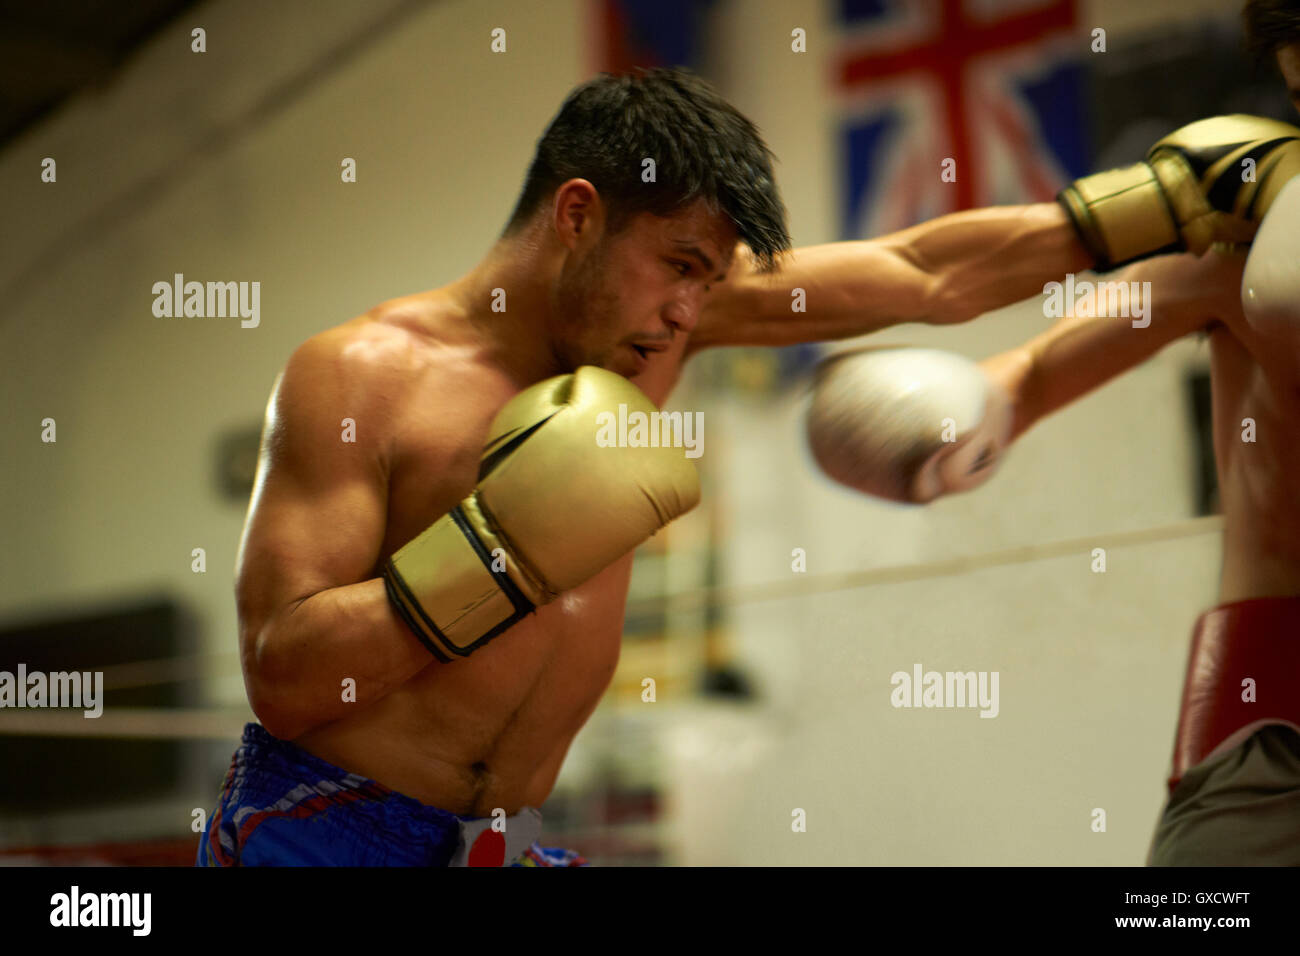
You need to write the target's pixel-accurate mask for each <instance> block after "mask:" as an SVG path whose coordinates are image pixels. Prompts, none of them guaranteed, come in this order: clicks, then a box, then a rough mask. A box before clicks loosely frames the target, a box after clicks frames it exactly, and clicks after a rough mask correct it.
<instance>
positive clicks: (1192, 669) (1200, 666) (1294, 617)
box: [1169, 596, 1300, 791]
mask: <svg viewBox="0 0 1300 956" xmlns="http://www.w3.org/2000/svg"><path fill="white" fill-rule="evenodd" d="M1270 724H1288V725H1290V726H1292V727H1294V728H1295V729H1296V730H1297V731H1298V732H1300V596H1292V597H1276V598H1273V597H1268V598H1253V599H1251V600H1247V601H1234V602H1232V603H1231V604H1221V605H1219V606H1218V607H1215V608H1211V609H1210V610H1208V611H1206V612H1205V613H1204V614H1202V615H1201V616H1200V617H1199V618H1198V619H1197V621H1196V628H1195V630H1194V631H1193V633H1192V646H1191V651H1190V653H1189V654H1188V658H1187V675H1186V678H1185V680H1184V682H1183V702H1182V708H1181V710H1180V712H1179V715H1178V733H1177V735H1176V737H1175V739H1174V766H1173V773H1172V774H1171V776H1170V778H1169V789H1170V790H1171V791H1172V790H1173V788H1174V787H1175V786H1176V785H1177V784H1178V781H1179V780H1181V779H1182V777H1183V774H1184V773H1186V772H1187V770H1188V769H1189V768H1191V767H1194V766H1196V764H1198V763H1200V762H1201V761H1203V760H1205V759H1206V758H1207V757H1209V756H1212V755H1213V754H1214V753H1215V752H1217V751H1220V750H1224V749H1227V748H1230V747H1234V746H1236V745H1237V744H1238V743H1240V742H1241V741H1243V740H1245V739H1246V738H1247V737H1249V736H1250V735H1251V734H1253V733H1254V732H1255V731H1257V730H1259V729H1260V728H1261V727H1266V726H1269V725H1270Z"/></svg>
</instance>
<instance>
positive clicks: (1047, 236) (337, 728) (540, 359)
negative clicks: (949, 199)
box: [236, 180, 1088, 816]
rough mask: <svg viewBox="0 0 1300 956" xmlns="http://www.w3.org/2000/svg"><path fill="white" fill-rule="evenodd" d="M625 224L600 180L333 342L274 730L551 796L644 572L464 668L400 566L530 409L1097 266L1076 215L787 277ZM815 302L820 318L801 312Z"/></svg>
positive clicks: (282, 453)
mask: <svg viewBox="0 0 1300 956" xmlns="http://www.w3.org/2000/svg"><path fill="white" fill-rule="evenodd" d="M603 221H604V220H603V210H602V207H601V205H600V200H599V197H598V195H597V194H596V192H595V190H594V189H592V188H591V186H590V184H589V183H586V182H585V181H583V180H571V181H569V183H566V184H565V185H564V186H562V187H561V188H560V190H559V191H558V192H557V195H556V199H555V202H554V206H553V209H552V210H551V211H549V212H547V211H543V212H542V213H540V214H539V215H538V217H537V219H536V221H535V223H534V225H533V226H531V227H530V229H529V230H528V231H527V232H526V233H525V234H524V235H522V236H520V237H517V238H514V239H511V240H509V241H507V240H502V242H500V243H498V245H497V246H496V247H494V249H493V250H492V251H491V252H489V254H488V256H487V258H486V259H485V260H484V261H483V262H482V263H480V265H479V266H477V267H476V268H475V269H474V270H473V271H472V272H471V273H470V274H469V275H467V276H466V277H465V278H463V279H461V280H459V281H457V282H455V283H453V284H451V285H450V286H446V287H444V288H441V289H437V290H433V291H430V292H424V293H420V294H417V295H412V296H408V297H405V298H401V299H396V300H392V301H390V302H386V303H384V304H382V305H380V306H378V307H376V308H374V309H372V310H371V311H370V312H369V313H367V314H365V315H363V316H359V317H357V318H355V319H353V320H351V321H350V322H347V323H345V324H343V325H341V326H338V327H336V328H333V329H330V330H328V331H325V332H323V333H321V334H319V335H316V336H314V337H313V338H312V339H309V340H308V341H307V342H306V343H304V344H303V345H302V346H300V347H299V349H298V350H297V351H296V352H295V353H294V355H293V356H292V358H291V359H290V361H289V363H288V365H287V366H286V368H285V371H284V373H283V374H282V376H281V378H280V379H279V380H278V382H277V384H276V388H275V390H274V394H273V395H272V399H271V402H270V404H269V406H268V412H267V424H266V430H265V433H264V441H263V449H262V457H261V461H260V464H259V469H258V478H257V483H256V487H255V489H254V494H253V500H252V503H251V508H250V512H249V517H248V521H247V524H246V526H245V530H244V538H243V541H242V544H241V549H240V558H239V569H238V570H239V574H238V581H237V587H236V594H237V602H238V610H239V619H240V647H241V654H242V658H243V665H244V678H245V686H246V688H247V690H248V694H249V700H250V703H251V704H252V707H253V710H254V712H255V713H256V714H257V716H258V718H259V719H260V720H261V721H262V723H263V725H264V726H265V727H266V729H267V730H268V731H270V732H271V733H272V734H274V735H276V736H278V737H281V738H282V739H286V740H292V741H294V742H295V743H296V744H297V745H299V746H300V747H302V748H304V749H305V750H307V751H308V752H310V753H313V754H315V755H317V756H319V757H321V758H323V759H325V760H328V761H330V762H331V763H334V764H336V765H338V766H341V767H344V768H346V769H348V770H350V771H352V772H354V773H358V774H362V775H365V776H367V777H371V778H373V779H375V780H378V781H379V782H380V783H383V784H385V785H387V786H389V787H392V788H394V789H396V790H398V791H400V792H402V793H405V794H407V795H409V796H411V797H414V798H415V799H417V800H420V801H422V802H424V803H426V804H430V805H432V806H436V807H439V808H441V809H444V810H448V811H451V812H453V813H457V814H462V815H473V816H487V815H490V814H491V813H492V811H493V810H494V809H495V808H498V807H499V808H501V809H503V810H505V811H506V812H507V813H514V812H516V811H517V810H519V809H520V808H521V807H523V806H540V805H541V804H542V803H543V801H544V800H545V799H546V797H547V795H548V794H549V793H550V791H551V788H552V786H553V785H554V782H555V779H556V776H557V775H558V773H559V770H560V766H561V764H562V762H563V760H564V756H565V754H566V752H567V751H568V748H569V745H570V743H571V741H572V740H573V737H574V736H575V735H576V733H577V732H578V730H579V729H580V728H581V727H582V725H583V723H584V722H585V721H586V720H587V718H588V717H589V716H590V714H591V712H592V711H593V710H594V709H595V707H596V705H597V703H598V701H599V699H600V696H601V694H602V693H603V692H604V691H605V689H606V687H607V686H608V684H609V682H610V680H611V678H612V676H613V673H614V669H615V666H616V664H617V662H618V655H619V650H620V643H621V635H622V626H623V610H624V603H625V601H626V598H627V589H628V581H629V577H630V574H631V566H632V554H628V555H626V556H624V557H623V558H621V559H620V560H618V561H616V562H615V563H614V564H612V565H610V566H609V567H608V568H606V569H605V570H604V571H603V572H601V573H600V574H598V575H597V576H596V577H594V578H592V579H591V580H590V581H588V582H587V583H585V584H583V585H582V586H580V587H578V588H575V589H573V590H572V591H570V592H568V593H566V594H564V595H562V596H561V597H560V599H559V600H557V601H555V602H554V603H552V604H549V605H546V606H543V607H541V608H539V609H538V610H537V611H536V612H535V613H534V614H532V615H530V616H529V617H527V618H526V619H525V620H523V621H521V622H520V623H518V624H516V625H514V626H513V627H512V628H510V629H509V630H508V631H506V632H505V633H504V634H502V635H501V636H499V637H497V638H495V639H494V640H493V641H491V642H490V643H489V644H487V645H486V646H485V647H483V648H482V649H480V650H478V651H477V652H475V653H474V654H473V655H472V656H470V657H469V658H466V659H464V660H459V661H456V662H454V663H451V664H440V663H438V662H436V661H434V660H432V659H431V658H430V656H429V654H428V652H427V651H426V650H425V649H424V648H423V646H422V645H421V644H420V643H419V642H418V641H417V640H416V639H415V637H414V636H412V635H411V634H410V633H409V632H408V631H407V629H406V627H405V625H404V624H403V623H402V622H401V620H400V619H399V618H398V617H397V615H396V613H395V612H394V611H393V610H392V608H391V607H390V605H389V603H388V601H387V599H386V596H385V593H384V586H383V582H382V580H380V579H379V577H378V575H379V568H380V567H381V565H382V563H383V561H384V560H385V559H386V558H387V557H388V556H389V555H390V554H392V553H393V552H394V551H395V550H396V549H397V548H399V547H401V546H402V545H403V544H405V543H406V542H407V541H409V540H410V539H411V538H413V537H415V536H416V535H417V534H418V533H419V532H420V531H422V530H423V529H424V528H425V527H427V526H428V525H429V524H430V523H432V522H433V521H434V520H435V519H436V518H438V517H440V516H441V515H443V514H446V513H447V512H448V511H450V510H451V508H452V507H453V506H454V505H455V504H457V503H458V502H459V501H460V500H461V499H462V498H464V497H465V496H466V495H467V494H468V493H469V492H470V491H471V490H472V489H473V487H474V483H475V480H476V476H477V469H478V461H479V453H480V450H481V448H482V446H483V443H484V440H485V437H486V434H487V429H488V426H489V423H490V422H491V420H492V418H493V417H494V415H495V414H496V413H497V411H498V410H499V409H500V408H501V406H502V405H503V404H504V403H505V402H506V401H508V400H509V399H510V398H511V397H512V396H513V395H515V394H516V393H517V392H519V391H521V390H522V389H524V388H526V387H527V386H528V385H530V384H532V383H533V382H536V381H539V380H540V379H542V378H545V377H547V376H550V375H555V374H560V373H563V372H566V371H571V370H572V369H573V368H574V367H576V365H579V364H599V365H602V366H603V367H605V368H608V369H611V370H612V371H616V372H619V373H621V374H624V375H626V376H628V377H629V378H630V379H631V380H632V381H634V382H635V383H636V384H637V385H639V386H640V387H641V389H642V390H643V391H645V392H646V394H647V395H648V396H649V397H650V398H651V399H652V400H653V401H654V402H656V403H657V404H660V405H662V404H663V402H664V401H665V399H666V398H667V396H668V394H669V392H670V390H671V389H672V387H673V385H674V384H675V383H676V381H677V379H678V376H679V375H680V372H681V368H682V365H683V363H684V362H685V361H686V359H687V357H688V356H689V355H690V354H692V353H693V352H695V351H698V350H699V349H700V348H703V347H706V346H717V345H736V344H756V345H775V344H784V343H789V342H799V341H812V340H817V339H828V338H841V337H846V336H851V335H858V334H862V333H864V332H869V331H872V330H874V329H878V328H884V327H886V326H888V325H891V324H893V323H895V322H898V321H929V322H934V323H951V322H959V321H966V320H968V319H970V318H973V317H975V316H976V315H978V314H980V313H981V312H983V311H986V310H988V309H989V308H992V307H994V306H997V305H1002V304H1006V303H1008V302H1011V301H1015V300H1017V299H1021V298H1024V297H1026V296H1028V295H1030V294H1031V293H1033V292H1034V291H1036V289H1039V288H1041V287H1042V284H1043V283H1044V282H1045V281H1047V280H1048V279H1049V278H1052V277H1055V276H1059V275H1060V274H1062V273H1063V272H1065V271H1069V270H1077V269H1082V268H1085V267H1086V265H1087V262H1088V257H1087V254H1086V253H1085V252H1084V251H1083V249H1082V247H1081V246H1080V245H1079V243H1078V242H1077V240H1076V239H1075V237H1074V233H1073V230H1072V229H1071V227H1070V226H1069V224H1068V221H1067V220H1066V218H1065V216H1064V213H1063V212H1062V211H1061V210H1060V209H1059V208H1058V207H1057V206H1056V205H1055V204H1044V205H1039V206H1026V207H1008V208H1004V209H998V210H980V211H977V212H973V213H965V214H958V215H954V216H948V217H943V218H941V219H938V220H934V221H933V222H931V223H927V224H925V225H924V226H920V227H916V228H914V229H911V230H907V231H905V232H903V233H899V234H897V235H895V236H892V237H885V238H884V239H882V240H877V241H870V242H855V243H836V244H832V245H827V246H819V247H812V248H808V249H801V250H796V251H795V252H794V253H792V254H790V255H789V256H788V257H787V258H786V260H785V262H784V264H783V267H782V269H781V271H780V273H779V274H778V275H775V276H773V275H760V274H759V273H758V272H757V271H756V270H755V268H754V263H753V261H752V259H751V257H750V256H749V254H748V251H747V249H746V248H745V247H744V246H743V244H738V243H737V241H736V232H735V229H734V226H732V225H731V223H730V222H729V221H727V220H725V219H722V218H720V217H719V216H717V214H711V213H709V212H708V210H707V209H706V208H705V207H704V205H703V204H697V205H696V206H694V207H691V209H690V210H688V211H687V212H686V213H685V214H683V215H681V216H678V217H673V218H670V219H663V218H657V217H652V216H642V217H637V218H636V219H635V220H634V221H633V224H632V225H631V226H630V227H629V229H628V230H627V231H626V233H620V234H619V235H620V237H621V238H619V239H618V240H617V241H614V242H612V243H611V244H610V245H609V246H600V245H599V244H598V242H597V240H598V238H599V236H600V235H601V230H602V228H603ZM999 263H1001V264H999ZM1006 263H1013V265H1006ZM994 266H996V267H997V269H996V270H995V269H994ZM997 270H1000V272H999V271H997ZM994 276H996V277H997V279H996V281H995V279H994ZM557 277H558V280H559V281H558V284H557ZM724 277H725V281H723V280H724ZM796 287H798V288H803V289H805V291H806V294H807V299H808V302H809V307H808V311H807V312H806V313H793V312H792V310H791V290H792V289H793V288H796ZM498 289H501V290H504V291H505V293H506V295H507V300H506V306H507V307H506V309H505V311H504V312H500V311H493V309H492V304H493V301H494V294H495V290H498ZM633 344H637V345H641V346H643V347H645V348H648V349H656V350H658V351H651V352H649V353H648V355H645V356H643V355H641V354H638V353H637V351H636V350H635V349H634V348H633V347H632V345H633ZM348 420H351V421H352V422H353V423H355V435H356V438H355V441H353V442H344V441H342V440H341V434H342V433H343V431H344V429H345V427H346V425H345V422H346V421H348ZM557 546H563V542H557ZM348 680H351V681H353V682H355V688H356V700H355V702H351V701H348V700H345V699H344V685H345V681H348Z"/></svg>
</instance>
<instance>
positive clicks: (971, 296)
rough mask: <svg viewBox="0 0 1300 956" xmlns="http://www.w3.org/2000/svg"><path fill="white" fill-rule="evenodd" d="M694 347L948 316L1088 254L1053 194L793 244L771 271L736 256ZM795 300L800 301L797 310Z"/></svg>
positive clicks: (840, 334) (957, 316) (989, 305)
mask: <svg viewBox="0 0 1300 956" xmlns="http://www.w3.org/2000/svg"><path fill="white" fill-rule="evenodd" d="M738 264H739V265H740V269H739V272H738V275H737V276H736V277H735V279H734V280H732V281H728V282H726V283H723V284H722V285H720V286H719V287H718V288H717V289H716V290H715V291H714V292H713V293H712V295H711V297H710V299H709V301H708V302H707V304H706V306H705V309H704V312H703V315H702V316H701V319H700V323H699V326H698V327H697V329H696V330H695V332H694V333H693V335H692V347H693V348H696V349H698V348H701V347H705V346H714V345H792V344H795V343H798V342H812V341H821V340H827V339H842V338H849V337H852V336H856V335H863V334H865V333H868V332H874V331H876V330H878V329H883V328H887V327H888V326H891V325H896V324H898V323H901V322H930V323H934V324H939V325H947V324H952V323H956V322H964V321H967V320H968V319H972V318H974V317H975V316H977V315H980V314H982V313H984V312H987V311H989V310H991V309H995V308H998V307H1001V306H1005V305H1009V304H1011V303H1012V302H1017V301H1019V300H1021V299H1024V298H1026V297H1027V296H1030V295H1033V294H1035V293H1038V292H1041V291H1042V288H1043V285H1044V284H1045V283H1046V282H1048V281H1051V280H1053V279H1059V278H1060V277H1061V276H1062V275H1064V274H1065V273H1066V272H1073V271H1078V270H1083V269H1087V268H1088V267H1089V266H1090V265H1091V259H1090V257H1089V255H1088V253H1087V252H1086V251H1085V250H1084V248H1083V246H1082V244H1081V243H1080V242H1079V240H1078V237H1077V236H1076V234H1075V231H1074V228H1073V226H1071V225H1070V223H1069V219H1068V218H1067V216H1066V215H1065V212H1064V211H1063V210H1062V209H1061V208H1060V207H1059V206H1058V205H1057V204H1056V203H1041V204H1038V205H1032V206H1007V207H997V208H991V209H977V210H972V211H970V212H962V213H954V214H953V215H950V216H942V217H940V218H938V219H933V220H931V221H929V222H925V223H922V224H920V225H918V226H913V227H911V228H910V229H905V230H903V231H901V232H897V233H894V234H892V235H889V236H884V237H882V238H880V239H872V240H864V241H859V242H835V243H829V244H827V245H821V246H808V247H804V248H801V249H796V250H794V251H793V252H792V253H790V255H789V256H788V257H786V258H785V259H784V260H783V261H782V266H781V269H780V270H779V271H778V272H775V273H772V274H769V275H762V274H759V273H757V272H755V271H754V270H753V269H752V268H751V267H750V266H749V264H748V262H747V260H746V259H744V258H742V259H741V260H739V263H738ZM800 309H802V310H803V311H800Z"/></svg>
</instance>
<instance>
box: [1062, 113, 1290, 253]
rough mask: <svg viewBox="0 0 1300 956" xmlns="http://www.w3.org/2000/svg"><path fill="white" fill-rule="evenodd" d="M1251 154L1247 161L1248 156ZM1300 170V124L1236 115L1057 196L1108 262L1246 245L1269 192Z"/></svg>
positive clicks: (1177, 134)
mask: <svg viewBox="0 0 1300 956" xmlns="http://www.w3.org/2000/svg"><path fill="white" fill-rule="evenodd" d="M1246 160H1250V162H1245V161H1246ZM1297 173H1300V129H1297V128H1296V127H1294V126H1292V125H1291V124H1290V123H1282V122H1279V121H1278V120H1271V119H1266V118H1264V117H1262V116H1249V115H1247V114H1244V113H1237V114H1234V115H1232V116H1216V117H1214V118H1213V119H1206V120H1200V121H1199V122H1196V123H1192V124H1190V125H1188V126H1184V127H1183V128H1182V129H1179V130H1175V131H1174V132H1173V133H1170V134H1169V135H1168V136H1166V137H1165V138H1164V139H1162V140H1160V142H1158V143H1156V144H1155V145H1154V146H1153V147H1151V150H1150V151H1149V152H1148V153H1147V158H1146V162H1142V163H1136V164H1134V165H1133V166H1126V167H1124V168H1122V169H1112V170H1109V171H1108V172H1104V173H1096V174H1095V175H1092V176H1085V177H1083V178H1082V179H1078V180H1075V182H1074V183H1072V184H1071V185H1069V186H1067V187H1066V188H1065V189H1063V190H1061V193H1060V195H1059V196H1057V199H1058V200H1059V201H1060V203H1061V205H1062V206H1064V207H1065V211H1066V212H1067V213H1068V214H1069V216H1070V219H1071V220H1072V221H1073V222H1074V226H1075V228H1076V229H1077V230H1078V232H1079V236H1080V238H1081V239H1082V240H1083V244H1084V245H1085V246H1086V247H1087V248H1088V251H1089V252H1091V253H1092V254H1093V256H1094V257H1095V258H1096V260H1097V268H1099V269H1109V268H1112V267H1114V266H1119V265H1123V264H1124V263H1126V262H1132V261H1133V260H1134V259H1141V258H1144V257H1145V256H1149V255H1156V254H1158V253H1164V252H1179V251H1184V250H1186V251H1191V252H1195V253H1197V254H1198V255H1199V254H1200V253H1203V252H1205V250H1207V249H1208V248H1209V247H1210V246H1211V245H1212V244H1213V243H1215V242H1249V241H1250V240H1251V238H1252V237H1253V236H1254V234H1255V230H1256V229H1258V228H1259V223H1260V222H1261V221H1262V220H1263V218H1264V214H1265V213H1266V212H1268V209H1269V206H1270V205H1271V204H1272V202H1273V198H1274V197H1275V196H1276V195H1277V194H1278V193H1279V192H1280V191H1281V190H1282V187H1283V186H1284V185H1285V184H1286V182H1287V180H1289V179H1290V178H1291V177H1292V176H1295V175H1296V174H1297Z"/></svg>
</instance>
